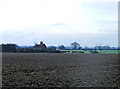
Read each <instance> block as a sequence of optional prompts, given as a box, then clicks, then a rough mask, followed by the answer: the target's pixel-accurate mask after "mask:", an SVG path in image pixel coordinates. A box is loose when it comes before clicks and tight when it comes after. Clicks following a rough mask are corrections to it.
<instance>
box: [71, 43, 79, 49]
mask: <svg viewBox="0 0 120 89" xmlns="http://www.w3.org/2000/svg"><path fill="white" fill-rule="evenodd" d="M70 45H71V46H73V47H74V49H77V48H78V47H79V46H80V44H79V43H77V42H73V43H71V44H70Z"/></svg>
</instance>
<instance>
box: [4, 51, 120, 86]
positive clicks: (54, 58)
mask: <svg viewBox="0 0 120 89" xmlns="http://www.w3.org/2000/svg"><path fill="white" fill-rule="evenodd" d="M2 71H3V72H2V85H3V87H115V86H118V55H117V54H64V53H63V54H62V53H3V56H2Z"/></svg>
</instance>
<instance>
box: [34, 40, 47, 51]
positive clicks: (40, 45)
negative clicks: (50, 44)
mask: <svg viewBox="0 0 120 89" xmlns="http://www.w3.org/2000/svg"><path fill="white" fill-rule="evenodd" d="M33 48H34V49H37V50H45V49H47V47H46V45H45V44H44V43H43V42H42V41H41V42H40V44H35V46H34V47H33Z"/></svg>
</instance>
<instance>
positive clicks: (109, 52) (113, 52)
mask: <svg viewBox="0 0 120 89" xmlns="http://www.w3.org/2000/svg"><path fill="white" fill-rule="evenodd" d="M60 51H61V52H63V53H80V52H84V54H91V53H90V52H89V50H87V51H85V50H60ZM97 51H98V52H99V53H101V54H119V53H120V50H97ZM80 54H83V53H80Z"/></svg>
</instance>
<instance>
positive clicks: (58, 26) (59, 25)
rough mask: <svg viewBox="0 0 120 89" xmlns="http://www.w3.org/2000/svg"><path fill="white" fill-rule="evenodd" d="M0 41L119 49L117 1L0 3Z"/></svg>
mask: <svg viewBox="0 0 120 89" xmlns="http://www.w3.org/2000/svg"><path fill="white" fill-rule="evenodd" d="M0 39H1V41H0V43H15V44H18V45H34V43H35V42H36V43H39V42H40V41H43V42H44V43H45V44H46V45H48V46H50V45H54V46H58V45H65V46H69V45H70V43H72V42H78V43H79V44H80V45H81V46H95V45H96V44H98V45H110V46H118V0H0Z"/></svg>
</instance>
